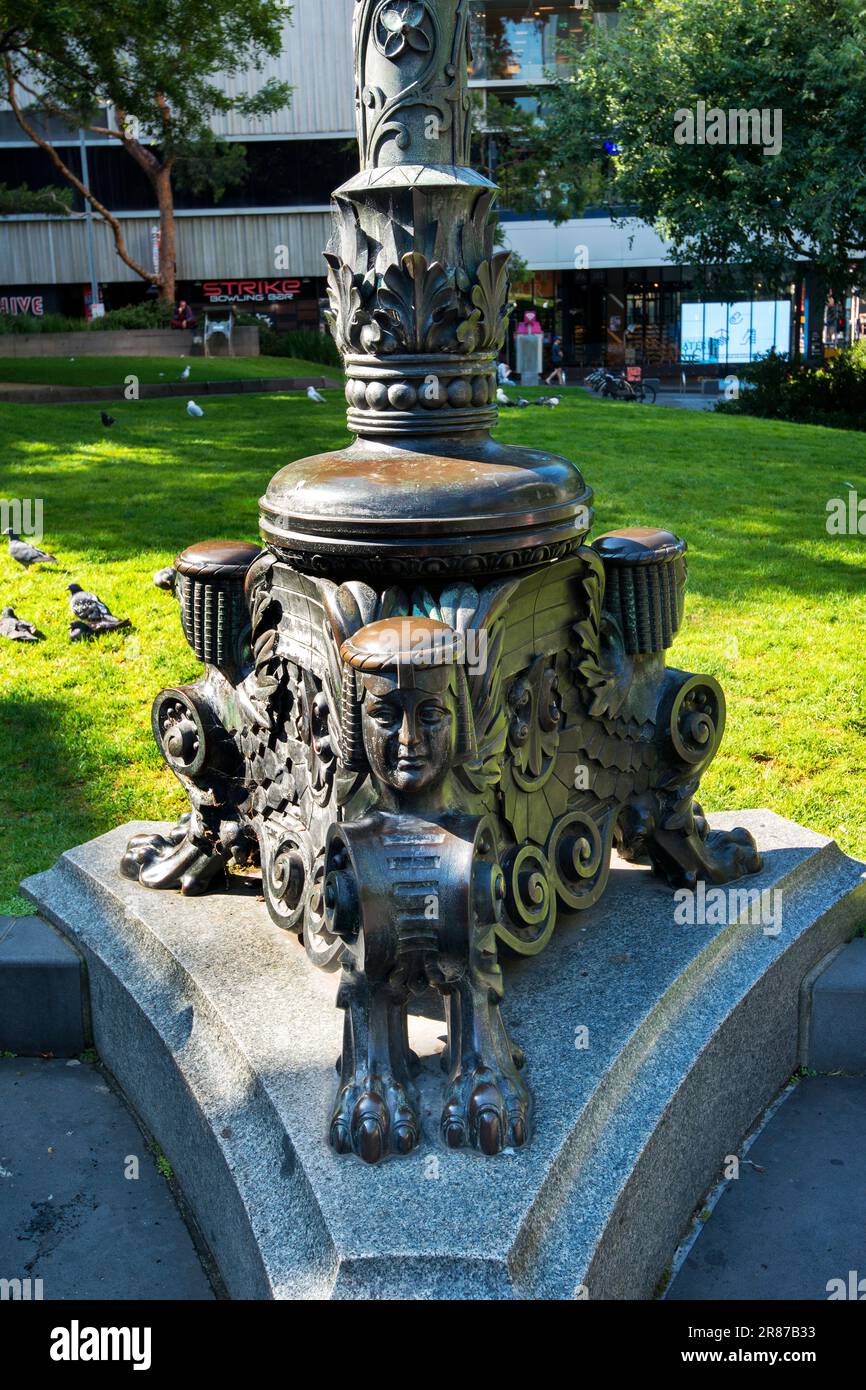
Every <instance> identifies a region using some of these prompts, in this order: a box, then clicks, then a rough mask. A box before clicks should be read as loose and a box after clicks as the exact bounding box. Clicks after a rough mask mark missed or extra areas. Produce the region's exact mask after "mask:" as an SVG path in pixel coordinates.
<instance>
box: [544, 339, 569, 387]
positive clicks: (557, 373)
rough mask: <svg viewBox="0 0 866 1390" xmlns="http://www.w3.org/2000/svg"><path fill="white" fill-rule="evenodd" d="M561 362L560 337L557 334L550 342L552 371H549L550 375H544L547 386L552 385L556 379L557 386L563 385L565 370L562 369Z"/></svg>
mask: <svg viewBox="0 0 866 1390" xmlns="http://www.w3.org/2000/svg"><path fill="white" fill-rule="evenodd" d="M562 362H563V351H562V339H561V338H560V336H559V335H558V334H557V336H556V337H555V338H554V340H553V342H552V343H551V344H550V364H551V366H552V368H553V371H552V372H551V373H550V376H548V377H545V381H546V382H547V385H548V386H552V385H553V382H554V381H556V383H557V385H559V386H564V385H565V372H564V370H563V366H562Z"/></svg>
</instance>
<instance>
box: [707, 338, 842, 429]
mask: <svg viewBox="0 0 866 1390" xmlns="http://www.w3.org/2000/svg"><path fill="white" fill-rule="evenodd" d="M740 376H741V377H742V378H743V379H744V380H745V381H746V382H747V383H748V389H747V390H745V391H741V392H740V395H739V397H738V398H737V399H736V400H733V401H720V402H719V403H718V405H717V406H716V409H717V410H721V411H723V412H726V413H728V414H733V415H758V416H762V417H763V418H764V419H767V420H793V421H796V422H798V423H799V424H805V425H827V426H831V427H833V428H835V429H848V430H866V343H859V344H858V345H857V346H856V347H853V348H848V349H846V350H845V351H844V352H837V353H836V355H835V356H834V357H831V358H829V359H828V361H827V362H825V364H824V365H823V366H822V367H817V368H807V367H804V366H802V365H800V364H799V363H795V362H791V361H790V359H789V358H788V357H787V356H785V355H784V354H776V353H769V354H768V355H767V356H766V357H763V358H761V359H760V360H759V361H758V362H753V363H752V364H750V366H748V367H744V368H743V370H742V372H741V373H740Z"/></svg>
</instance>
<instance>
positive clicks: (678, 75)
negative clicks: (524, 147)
mask: <svg viewBox="0 0 866 1390" xmlns="http://www.w3.org/2000/svg"><path fill="white" fill-rule="evenodd" d="M569 56H570V59H571V63H572V70H571V71H570V72H568V73H567V74H566V75H565V76H562V75H561V74H558V75H557V77H556V81H555V85H554V87H553V88H552V90H551V91H550V95H549V98H548V103H547V111H546V115H547V129H546V132H545V140H546V143H547V147H548V150H549V152H550V155H551V161H550V163H549V165H548V183H549V185H550V186H552V187H556V188H558V190H559V192H560V195H561V203H560V206H559V208H558V209H557V210H556V213H557V216H558V217H559V218H562V217H564V216H569V215H574V213H575V212H577V211H580V205H581V200H582V189H581V180H580V179H579V178H576V177H575V173H576V171H579V170H581V169H583V168H585V167H586V166H587V165H592V164H597V163H598V161H599V159H600V158H601V159H602V160H604V156H605V154H606V153H607V154H609V155H610V158H609V159H608V160H607V161H606V163H605V165H604V167H605V170H606V185H607V188H606V195H607V199H608V200H609V201H610V202H611V203H615V204H618V205H619V207H620V209H622V208H623V207H626V208H627V209H628V212H629V214H630V215H635V216H640V217H642V218H643V219H644V220H646V221H648V222H650V223H652V224H654V225H655V226H656V227H657V229H658V230H659V231H660V232H661V233H662V234H663V235H664V236H666V237H667V238H668V239H669V240H670V241H671V242H672V243H673V248H674V250H673V255H674V257H675V258H676V259H677V260H678V261H679V262H680V263H691V264H694V265H697V266H712V267H721V266H723V265H724V264H725V263H726V262H733V263H736V264H739V266H740V267H741V268H742V269H746V270H748V271H749V272H750V273H751V274H752V275H753V276H761V277H762V278H763V279H765V280H766V281H767V282H769V283H776V284H778V283H782V282H784V280H785V279H786V278H787V279H790V275H791V265H792V262H793V261H795V260H796V259H797V258H800V257H802V258H806V259H807V260H808V261H810V262H811V263H812V265H813V266H814V267H815V268H816V269H817V270H818V271H819V272H821V273H823V274H824V275H825V276H826V278H827V279H828V281H829V282H830V283H831V284H833V285H835V286H837V287H838V289H840V290H841V289H842V288H843V287H844V286H846V285H850V284H851V283H852V275H854V274H855V271H854V270H853V269H852V262H853V261H854V260H856V259H857V258H858V257H862V256H863V254H864V252H866V155H864V131H866V8H864V5H863V0H809V3H808V4H804V3H803V0H628V2H627V3H625V4H624V5H623V8H622V10H621V13H620V22H619V25H618V26H617V28H615V29H613V30H610V31H604V30H600V29H599V30H594V32H593V33H592V35H591V36H590V37H589V39H588V41H587V43H586V45H585V46H581V48H580V49H574V50H572V52H571V54H570V55H569ZM699 102H703V103H705V106H704V108H703V126H702V123H701V111H700V110H699V108H698V103H699ZM714 108H715V109H718V110H719V111H720V112H722V113H724V115H725V119H726V122H728V117H729V113H730V112H732V111H736V112H743V113H744V114H746V115H747V126H746V127H744V128H743V129H748V131H749V135H750V141H751V135H752V133H753V118H752V117H749V116H748V113H749V112H751V111H756V112H757V113H758V114H759V115H760V114H761V113H765V119H766V120H767V122H768V124H767V126H765V130H764V135H766V134H767V133H768V131H769V129H770V125H771V124H772V122H773V121H774V120H775V121H776V122H777V123H778V121H779V120H780V121H781V128H780V130H781V142H780V143H779V148H778V153H765V152H764V150H765V147H767V146H772V144H773V142H772V141H771V140H767V139H765V138H764V135H762V136H760V137H759V142H758V143H751V142H750V143H731V131H730V130H728V131H727V143H714V142H713V140H714V138H715V137H718V135H719V134H724V133H725V131H724V129H723V128H722V127H721V126H720V125H719V124H716V126H715V127H714V129H713V137H711V133H710V115H711V113H712V112H713V109H714ZM687 113H691V115H692V117H693V120H694V123H695V124H694V126H693V128H692V130H691V135H692V137H693V139H694V143H691V140H690V130H689V123H688V120H687V119H686V115H687ZM775 113H781V114H780V116H778V117H777V116H776V114H775ZM730 125H731V130H732V129H734V127H736V128H737V129H738V130H740V128H741V125H742V122H741V119H740V118H739V117H737V118H735V120H734V121H733V122H731V123H730ZM702 129H703V132H704V136H705V141H706V142H705V143H700V133H699V132H700V131H701V130H702ZM777 143H778V142H777ZM716 273H717V274H718V272H716ZM741 274H742V271H741Z"/></svg>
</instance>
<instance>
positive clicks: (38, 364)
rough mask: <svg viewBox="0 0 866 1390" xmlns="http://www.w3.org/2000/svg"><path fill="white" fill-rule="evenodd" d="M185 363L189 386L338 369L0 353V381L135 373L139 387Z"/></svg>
mask: <svg viewBox="0 0 866 1390" xmlns="http://www.w3.org/2000/svg"><path fill="white" fill-rule="evenodd" d="M186 366H189V367H190V368H191V371H190V378H189V383H190V390H193V389H194V388H195V383H196V382H197V381H245V380H248V379H250V378H251V377H252V378H259V377H282V378H284V379H285V378H287V377H316V378H319V377H325V378H328V379H333V380H339V379H340V373H339V372H337V371H336V370H335V369H334V368H333V367H325V366H323V365H322V364H321V362H302V361H300V360H299V359H298V358H296V357H207V358H205V357H185V358H181V357H73V358H69V357H0V382H16V383H19V382H20V383H21V384H23V385H27V386H117V388H118V390H122V389H123V385H124V381H125V378H126V377H127V376H137V377H138V379H139V381H140V382H141V384H142V385H144V386H150V385H159V384H160V383H163V382H165V383H167V382H173V381H179V380H180V376H181V372H182V371H183V369H184V367H186Z"/></svg>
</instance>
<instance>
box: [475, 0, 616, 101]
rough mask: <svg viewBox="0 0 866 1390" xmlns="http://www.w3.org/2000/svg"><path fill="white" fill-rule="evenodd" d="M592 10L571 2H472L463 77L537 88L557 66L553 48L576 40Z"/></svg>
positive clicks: (555, 51)
mask: <svg viewBox="0 0 866 1390" xmlns="http://www.w3.org/2000/svg"><path fill="white" fill-rule="evenodd" d="M590 23H592V9H591V8H590V7H589V6H587V7H585V8H584V7H581V6H576V5H575V4H574V0H550V3H547V4H534V3H532V0H475V3H474V5H473V7H472V12H471V15H470V37H471V43H472V63H471V66H470V69H469V76H470V77H471V78H474V79H476V80H477V81H487V82H515V81H520V82H542V81H543V80H544V77H545V73H546V70H547V69H549V68H550V67H552V66H553V65H554V64H555V63H556V62H557V61H558V59H557V44H559V43H560V42H561V41H562V40H564V39H568V38H577V37H579V35H580V33H581V32H582V30H583V28H584V26H585V25H586V24H590Z"/></svg>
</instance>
